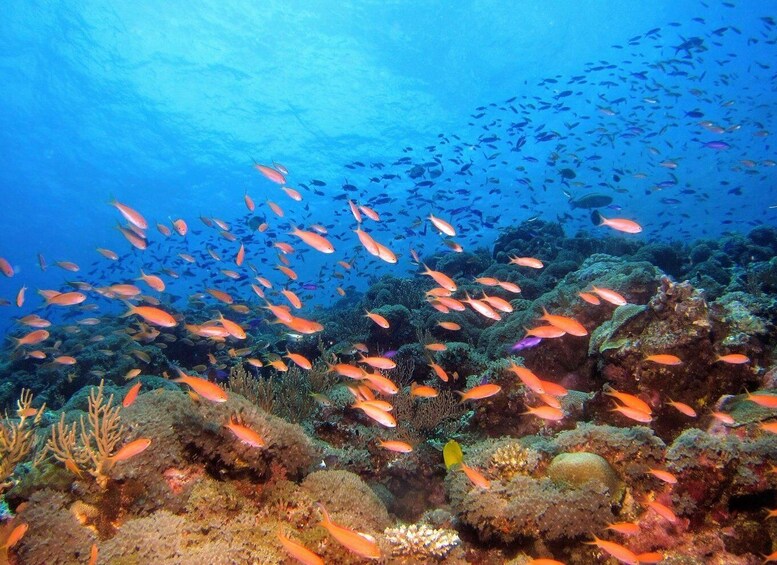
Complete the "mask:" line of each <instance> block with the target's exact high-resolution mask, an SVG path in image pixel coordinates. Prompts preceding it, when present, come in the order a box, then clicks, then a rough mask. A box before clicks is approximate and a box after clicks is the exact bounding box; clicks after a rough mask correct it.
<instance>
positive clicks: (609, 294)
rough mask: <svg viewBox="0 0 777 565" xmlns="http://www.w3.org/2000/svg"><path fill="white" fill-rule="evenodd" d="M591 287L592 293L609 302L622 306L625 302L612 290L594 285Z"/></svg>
mask: <svg viewBox="0 0 777 565" xmlns="http://www.w3.org/2000/svg"><path fill="white" fill-rule="evenodd" d="M592 289H593V292H594V294H596V295H597V296H599V297H600V298H601V299H602V300H606V301H607V302H609V303H610V304H614V305H615V306H623V305H624V304H626V299H625V298H624V297H623V296H621V295H620V294H618V293H617V292H615V291H614V290H610V289H609V288H597V287H595V286H594V287H592Z"/></svg>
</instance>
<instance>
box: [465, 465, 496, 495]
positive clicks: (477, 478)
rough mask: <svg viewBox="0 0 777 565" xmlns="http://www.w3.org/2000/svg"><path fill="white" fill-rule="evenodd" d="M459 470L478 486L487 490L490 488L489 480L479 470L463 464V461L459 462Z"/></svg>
mask: <svg viewBox="0 0 777 565" xmlns="http://www.w3.org/2000/svg"><path fill="white" fill-rule="evenodd" d="M460 469H461V471H463V472H464V474H465V475H467V478H468V479H469V481H470V482H471V483H472V484H473V485H475V486H476V487H478V488H482V489H483V490H488V489H490V488H491V481H489V480H488V479H487V478H486V477H485V476H484V475H483V474H482V473H481V472H480V471H477V470H476V469H473V468H472V467H469V466H468V465H465V464H464V463H463V462H462V463H461V464H460Z"/></svg>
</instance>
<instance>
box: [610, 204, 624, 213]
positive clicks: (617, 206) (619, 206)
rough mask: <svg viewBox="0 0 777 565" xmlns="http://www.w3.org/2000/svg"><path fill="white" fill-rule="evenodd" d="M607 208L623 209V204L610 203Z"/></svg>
mask: <svg viewBox="0 0 777 565" xmlns="http://www.w3.org/2000/svg"><path fill="white" fill-rule="evenodd" d="M607 208H609V209H610V210H615V211H620V210H623V206H621V205H620V204H610V205H609V206H607Z"/></svg>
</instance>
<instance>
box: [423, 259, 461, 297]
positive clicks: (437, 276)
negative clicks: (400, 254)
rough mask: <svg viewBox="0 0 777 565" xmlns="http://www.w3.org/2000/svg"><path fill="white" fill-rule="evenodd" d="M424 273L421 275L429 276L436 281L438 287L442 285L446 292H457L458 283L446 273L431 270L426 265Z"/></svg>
mask: <svg viewBox="0 0 777 565" xmlns="http://www.w3.org/2000/svg"><path fill="white" fill-rule="evenodd" d="M424 269H425V270H424V271H423V272H422V273H421V274H422V275H428V276H430V277H432V278H433V279H434V282H436V283H437V284H438V285H440V286H441V287H442V288H444V289H445V290H449V291H451V292H455V291H456V288H457V286H456V283H455V282H454V281H453V279H452V278H450V277H449V276H448V275H446V274H445V273H441V272H440V271H433V270H431V269H430V268H429V267H428V266H427V265H426V263H424Z"/></svg>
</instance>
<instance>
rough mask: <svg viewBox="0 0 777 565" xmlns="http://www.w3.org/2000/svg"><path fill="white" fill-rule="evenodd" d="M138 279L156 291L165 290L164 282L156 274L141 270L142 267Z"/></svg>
mask: <svg viewBox="0 0 777 565" xmlns="http://www.w3.org/2000/svg"><path fill="white" fill-rule="evenodd" d="M140 280H142V281H143V282H144V283H146V284H147V285H148V286H150V287H151V288H153V289H154V290H156V291H157V292H162V291H164V290H165V283H164V281H163V280H162V279H160V278H159V277H158V276H156V275H147V274H146V273H144V272H143V269H141V270H140Z"/></svg>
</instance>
